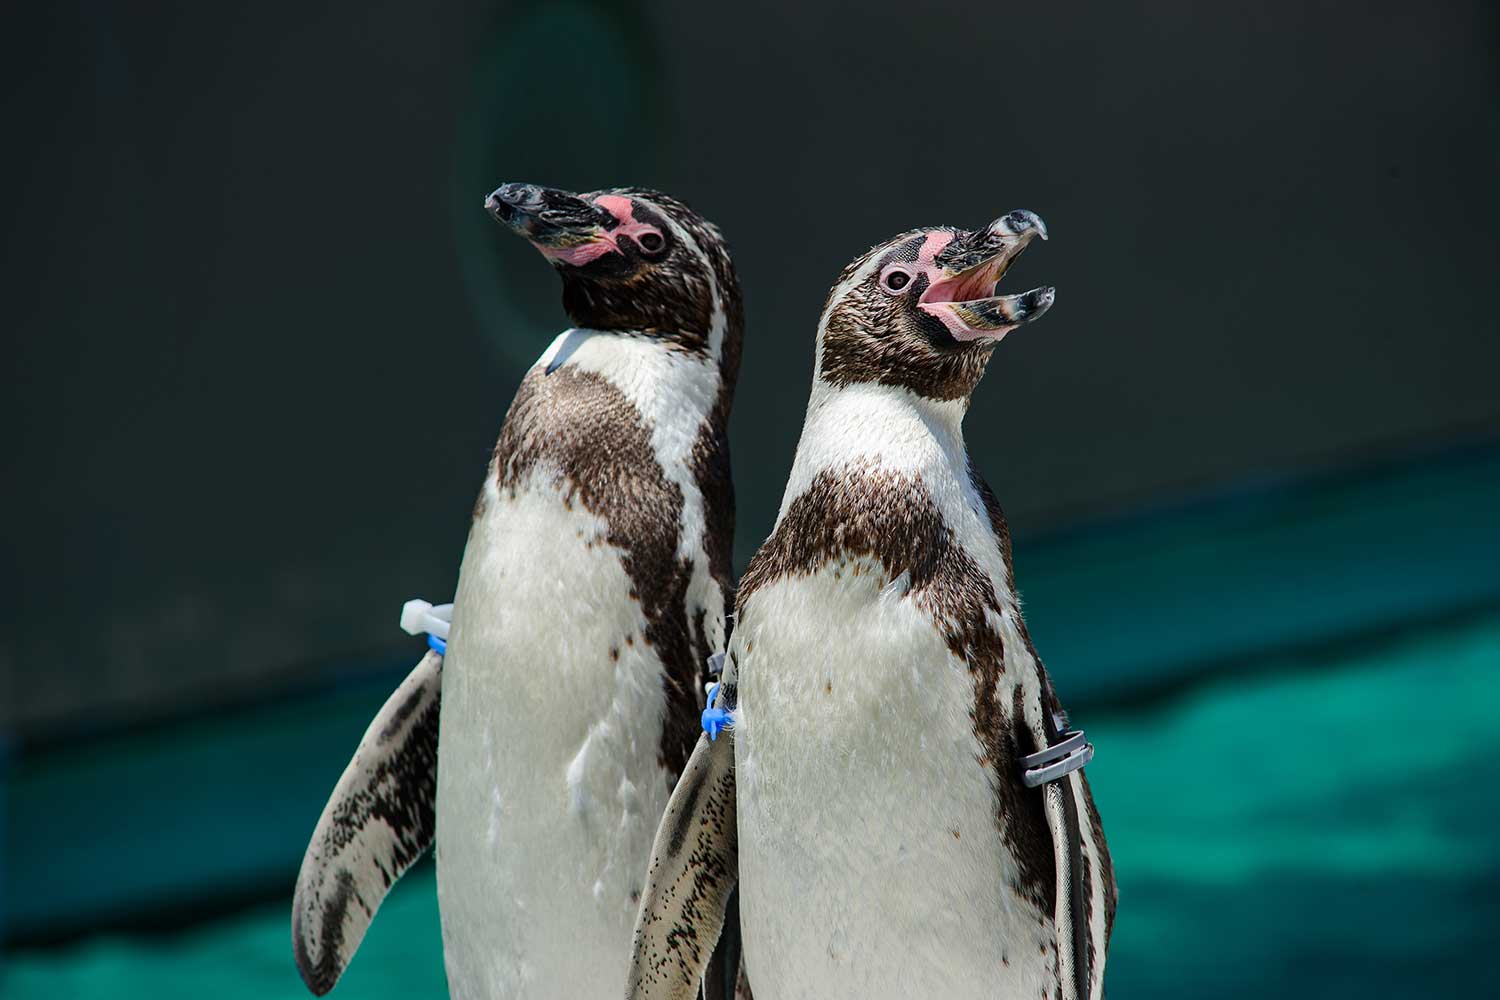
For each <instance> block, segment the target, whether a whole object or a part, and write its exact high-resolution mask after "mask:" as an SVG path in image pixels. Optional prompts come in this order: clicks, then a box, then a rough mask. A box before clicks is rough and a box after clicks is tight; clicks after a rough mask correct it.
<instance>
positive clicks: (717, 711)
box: [703, 684, 734, 740]
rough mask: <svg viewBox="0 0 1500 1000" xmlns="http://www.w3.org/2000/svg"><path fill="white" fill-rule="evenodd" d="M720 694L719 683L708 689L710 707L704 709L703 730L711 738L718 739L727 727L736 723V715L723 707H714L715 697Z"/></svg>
mask: <svg viewBox="0 0 1500 1000" xmlns="http://www.w3.org/2000/svg"><path fill="white" fill-rule="evenodd" d="M718 694H719V685H717V684H715V685H714V686H713V687H711V688H709V689H708V707H707V708H705V709H704V710H703V731H704V732H705V733H707V734H708V738H709V739H711V740H717V739H718V738H719V734H720V733H721V732H723V731H724V730H725V729H726V728H728V727H730V726H732V725H734V715H733V714H732V713H730V712H727V711H725V710H724V709H722V708H715V707H714V698H715V697H717V696H718Z"/></svg>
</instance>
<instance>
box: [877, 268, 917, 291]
mask: <svg viewBox="0 0 1500 1000" xmlns="http://www.w3.org/2000/svg"><path fill="white" fill-rule="evenodd" d="M910 284H911V272H910V271H907V270H905V269H903V268H899V267H893V268H890V269H889V270H887V271H886V272H885V274H883V275H881V276H880V287H881V288H882V289H884V290H885V291H886V292H887V293H888V294H890V295H900V294H901V292H902V291H904V290H905V289H906V287H907V286H908V285H910Z"/></svg>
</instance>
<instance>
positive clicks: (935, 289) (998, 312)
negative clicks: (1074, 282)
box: [817, 211, 1054, 400]
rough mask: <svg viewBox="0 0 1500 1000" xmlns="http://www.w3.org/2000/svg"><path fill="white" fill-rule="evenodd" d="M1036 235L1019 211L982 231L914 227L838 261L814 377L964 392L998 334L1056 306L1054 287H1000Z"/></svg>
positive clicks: (933, 392) (946, 394)
mask: <svg viewBox="0 0 1500 1000" xmlns="http://www.w3.org/2000/svg"><path fill="white" fill-rule="evenodd" d="M1038 236H1040V237H1041V238H1042V239H1044V240H1045V239H1046V238H1047V227H1046V226H1045V225H1044V224H1043V223H1042V220H1041V219H1040V218H1038V217H1037V216H1036V215H1035V214H1034V213H1032V212H1026V211H1015V212H1010V213H1007V214H1006V215H1002V216H1001V217H1000V218H998V219H996V220H995V221H994V222H992V223H990V224H989V225H988V226H985V227H982V228H980V229H975V230H963V229H952V228H948V227H941V228H934V229H916V230H912V231H911V232H907V233H902V234H901V235H900V236H897V237H895V238H893V239H890V240H887V241H886V242H885V243H882V244H880V245H879V246H877V247H875V248H873V249H872V250H870V251H869V252H868V253H866V254H865V255H863V256H862V257H860V258H859V259H858V260H856V261H854V262H853V263H852V264H850V265H849V266H848V267H846V268H845V269H844V273H843V274H841V275H840V276H839V280H838V282H837V283H836V284H835V285H834V287H833V291H832V292H830V293H829V296H828V302H827V304H826V305H825V306H824V307H823V318H822V322H821V323H820V324H819V328H818V369H817V377H818V379H820V380H821V381H823V382H826V383H828V384H830V385H834V386H843V385H850V384H854V383H860V382H870V383H877V384H881V385H894V386H900V387H903V388H907V389H910V390H911V391H912V392H914V393H916V394H917V395H919V396H926V397H929V398H932V399H940V400H950V399H966V398H967V397H968V396H969V394H970V393H972V392H973V391H974V387H975V386H976V385H978V384H979V380H980V378H982V377H983V375H984V367H985V364H986V363H987V362H988V361H989V358H990V354H991V353H992V352H993V351H994V349H995V345H996V344H997V343H999V342H1000V339H1001V338H1002V337H1004V336H1005V335H1006V334H1007V333H1009V332H1010V331H1012V330H1014V329H1016V328H1017V327H1019V326H1023V325H1025V324H1027V323H1029V322H1031V321H1032V320H1034V319H1036V318H1037V317H1039V316H1041V315H1042V313H1044V312H1046V311H1047V309H1048V308H1049V307H1050V306H1051V305H1052V300H1053V295H1054V289H1052V288H1033V289H1032V290H1031V291H1029V292H1022V293H1021V294H1019V295H1001V294H999V293H998V290H997V288H996V285H997V284H998V283H999V281H1000V279H1001V277H1002V276H1003V275H1004V274H1005V272H1006V270H1007V269H1008V268H1009V267H1010V265H1011V262H1012V261H1014V260H1015V259H1016V257H1017V256H1019V255H1020V253H1021V251H1022V250H1024V249H1025V248H1026V246H1027V244H1029V243H1030V242H1031V241H1032V240H1033V239H1035V238H1036V237H1038Z"/></svg>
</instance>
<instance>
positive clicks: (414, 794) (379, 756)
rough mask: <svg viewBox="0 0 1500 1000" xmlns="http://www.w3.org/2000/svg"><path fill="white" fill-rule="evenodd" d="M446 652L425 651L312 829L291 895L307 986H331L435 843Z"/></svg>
mask: <svg viewBox="0 0 1500 1000" xmlns="http://www.w3.org/2000/svg"><path fill="white" fill-rule="evenodd" d="M442 676H443V658H442V657H441V656H440V655H438V653H436V652H435V651H429V652H428V654H427V655H426V656H424V657H422V660H421V662H420V663H418V664H417V666H416V669H414V670H413V671H412V672H411V674H410V675H409V676H408V677H407V678H406V680H404V681H402V682H401V686H400V687H398V688H396V691H395V693H394V694H392V695H391V697H390V698H389V699H388V700H387V701H386V703H385V705H383V706H382V707H381V709H380V711H379V713H377V714H376V716H375V719H374V721H373V722H371V723H370V728H369V729H367V730H366V731H365V735H364V738H363V739H361V740H360V742H359V749H357V750H356V751H355V752H354V758H353V759H352V760H351V761H349V766H348V767H346V768H345V769H344V773H343V775H342V776H341V777H340V778H339V781H338V784H337V785H335V786H334V789H333V795H332V796H330V797H329V799H328V804H327V805H326V806H324V807H323V815H322V816H321V817H319V819H318V825H317V827H316V829H314V830H313V835H312V841H311V842H310V843H309V844H308V845H307V854H305V855H304V856H303V858H302V870H301V871H300V872H299V873H298V875H297V891H296V894H295V895H294V896H293V898H292V954H293V955H294V956H295V957H296V960H297V971H298V972H300V973H301V974H302V981H303V982H305V983H306V984H307V988H308V989H310V990H312V992H313V993H315V994H317V995H318V996H322V995H323V994H325V993H327V992H328V991H329V990H331V989H333V987H334V984H336V983H337V982H338V981H339V976H341V975H342V974H343V972H344V968H345V967H346V966H347V965H348V964H349V960H350V959H351V958H352V957H353V956H354V952H355V951H356V950H357V949H358V948H359V943H360V941H361V940H363V938H364V936H365V931H366V929H368V928H369V926H370V921H371V920H372V919H374V916H375V911H376V910H377V909H379V907H380V903H381V901H382V900H383V899H384V898H385V894H386V892H387V891H389V889H390V887H391V885H392V884H393V883H394V882H395V881H396V879H398V878H400V877H401V875H402V874H403V873H404V872H405V871H406V870H407V869H408V868H410V867H411V865H412V863H413V862H415V861H416V860H417V859H418V858H420V857H421V856H422V855H423V854H424V853H426V851H427V849H428V848H429V847H431V846H432V838H433V831H434V828H435V826H436V823H435V817H436V813H435V809H434V802H435V799H436V797H437V744H438V709H439V696H440V694H441V687H442Z"/></svg>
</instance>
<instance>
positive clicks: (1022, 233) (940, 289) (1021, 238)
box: [917, 210, 1056, 343]
mask: <svg viewBox="0 0 1500 1000" xmlns="http://www.w3.org/2000/svg"><path fill="white" fill-rule="evenodd" d="M1038 236H1040V237H1041V238H1042V239H1044V240H1045V239H1046V238H1047V227H1046V225H1045V224H1044V223H1043V222H1042V220H1041V219H1040V218H1038V217H1037V215H1036V214H1035V213H1034V212H1027V211H1019V210H1018V211H1015V212H1011V213H1009V214H1008V215H1002V216H1001V217H1000V218H998V219H996V220H995V221H994V222H992V223H990V225H989V226H988V227H987V228H986V229H984V230H983V231H982V232H978V233H974V234H972V235H971V236H970V237H969V238H968V240H967V241H965V243H964V244H963V245H960V246H958V247H957V248H956V252H954V253H952V254H950V255H947V256H948V259H947V260H946V261H945V263H944V264H943V265H942V266H941V267H938V268H935V269H934V272H935V273H934V280H932V282H931V283H930V284H929V285H928V286H927V290H926V291H924V292H923V293H922V297H921V298H920V299H919V300H918V302H917V308H919V309H921V310H922V311H923V312H925V313H927V314H928V315H929V316H933V317H936V318H937V319H938V320H939V321H940V322H942V324H943V326H945V327H947V329H948V332H949V333H950V334H952V336H953V339H954V340H957V341H959V342H960V343H968V342H970V341H976V340H987V341H992V342H993V341H997V340H999V339H1000V338H1001V337H1003V336H1005V335H1006V334H1007V333H1009V332H1010V331H1012V330H1014V329H1016V327H1019V326H1024V325H1026V324H1027V323H1030V322H1031V321H1032V320H1034V319H1036V318H1038V317H1039V316H1041V315H1042V313H1044V312H1046V311H1047V310H1048V309H1049V308H1050V307H1051V305H1052V300H1053V299H1054V297H1055V296H1056V289H1054V288H1050V287H1043V288H1033V289H1032V290H1031V291H1029V292H1022V293H1020V294H1019V295H1000V294H999V289H998V288H997V287H996V286H997V285H998V283H999V281H1000V279H1001V278H1002V277H1004V275H1005V272H1006V271H1007V270H1009V268H1010V265H1011V262H1012V261H1014V260H1015V259H1016V258H1017V257H1019V256H1020V255H1021V251H1022V250H1025V249H1026V247H1027V245H1028V244H1029V243H1031V241H1032V240H1033V239H1035V238H1036V237H1038Z"/></svg>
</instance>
